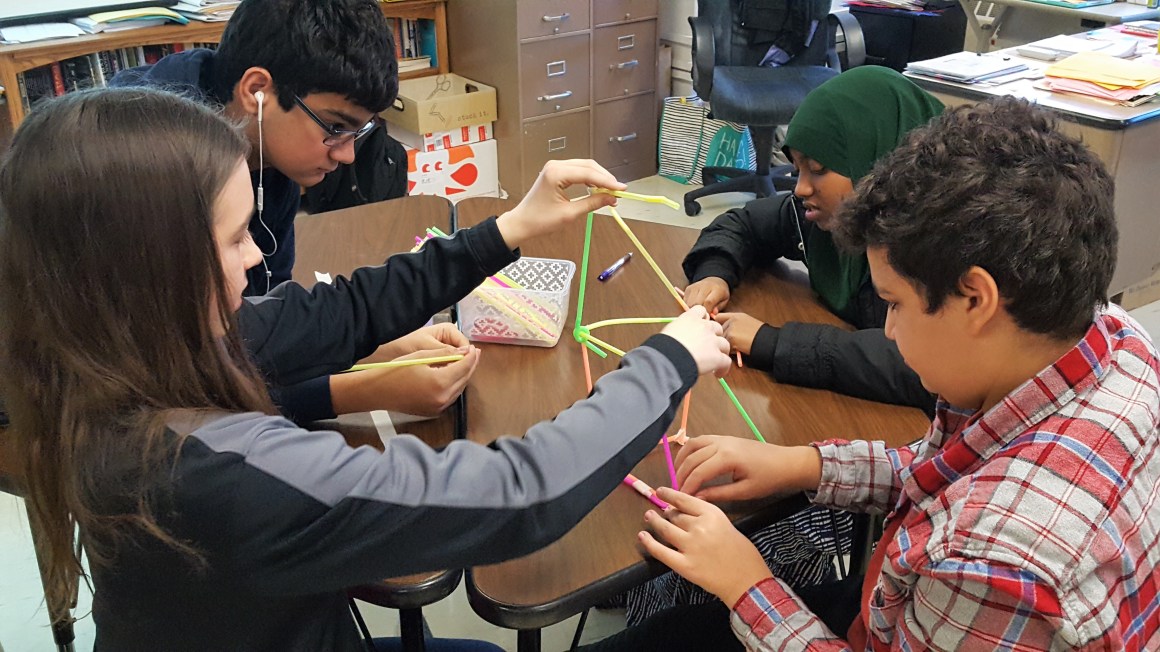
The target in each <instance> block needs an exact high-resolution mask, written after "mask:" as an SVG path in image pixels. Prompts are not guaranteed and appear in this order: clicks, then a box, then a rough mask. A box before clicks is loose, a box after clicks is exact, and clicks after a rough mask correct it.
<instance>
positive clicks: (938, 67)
mask: <svg viewBox="0 0 1160 652" xmlns="http://www.w3.org/2000/svg"><path fill="white" fill-rule="evenodd" d="M1022 70H1027V65H1026V64H1023V63H1020V62H1018V61H1015V60H1013V59H1012V58H1011V57H1005V56H1002V55H998V54H977V53H975V52H955V53H954V54H948V55H946V56H942V57H938V58H937V59H927V60H926V61H912V62H911V63H908V64H906V71H907V72H910V73H914V74H918V75H922V76H924V77H934V78H936V79H945V80H948V81H954V82H959V83H962V84H973V83H975V82H981V81H986V80H988V79H993V78H995V77H1001V76H1003V75H1008V74H1010V73H1013V72H1019V71H1022Z"/></svg>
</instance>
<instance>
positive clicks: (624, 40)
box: [616, 34, 636, 50]
mask: <svg viewBox="0 0 1160 652" xmlns="http://www.w3.org/2000/svg"><path fill="white" fill-rule="evenodd" d="M635 47H636V34H628V35H625V36H618V37H616V49H617V50H631V49H633V48H635Z"/></svg>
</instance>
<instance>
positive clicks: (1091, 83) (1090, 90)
mask: <svg viewBox="0 0 1160 652" xmlns="http://www.w3.org/2000/svg"><path fill="white" fill-rule="evenodd" d="M1046 75H1047V76H1046V77H1045V78H1044V79H1043V81H1042V82H1040V85H1041V86H1042V87H1043V88H1047V89H1049V90H1052V91H1056V92H1061V93H1073V94H1079V95H1085V96H1088V97H1094V98H1098V99H1102V100H1106V101H1110V102H1115V103H1117V104H1123V105H1125V106H1136V105H1138V104H1143V103H1144V102H1148V101H1151V100H1152V99H1154V98H1155V97H1156V94H1157V92H1158V91H1160V65H1158V64H1157V61H1156V60H1155V59H1140V60H1136V61H1125V60H1123V59H1117V58H1115V57H1111V56H1108V55H1106V54H1103V53H1101V52H1081V53H1079V54H1075V55H1072V56H1070V57H1068V58H1066V59H1064V60H1063V61H1060V62H1058V63H1055V64H1052V65H1051V66H1049V67H1048V68H1047V70H1046Z"/></svg>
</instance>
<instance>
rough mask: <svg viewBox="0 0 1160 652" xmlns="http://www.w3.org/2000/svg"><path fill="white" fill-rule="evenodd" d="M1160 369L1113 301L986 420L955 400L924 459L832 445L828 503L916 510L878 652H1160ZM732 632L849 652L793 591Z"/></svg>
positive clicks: (880, 607)
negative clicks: (1069, 346)
mask: <svg viewBox="0 0 1160 652" xmlns="http://www.w3.org/2000/svg"><path fill="white" fill-rule="evenodd" d="M1158 375H1160V364H1158V362H1157V354H1156V350H1155V348H1154V347H1153V345H1152V343H1151V342H1150V341H1149V340H1148V338H1147V335H1145V334H1144V333H1143V331H1142V330H1141V329H1140V327H1139V326H1138V325H1137V324H1136V323H1135V322H1134V321H1133V320H1132V319H1131V318H1130V317H1128V315H1127V314H1126V313H1124V312H1123V311H1122V310H1121V309H1119V308H1118V307H1115V306H1112V307H1110V308H1108V309H1107V310H1106V311H1104V312H1101V313H1099V314H1097V316H1096V319H1095V320H1094V322H1093V324H1092V326H1091V328H1090V329H1089V330H1088V332H1087V334H1086V335H1085V336H1084V338H1083V339H1082V340H1081V341H1080V342H1079V343H1078V344H1077V345H1076V346H1075V347H1074V348H1073V349H1071V350H1070V351H1069V352H1068V353H1066V354H1065V355H1064V356H1063V357H1061V358H1060V359H1059V360H1058V361H1056V363H1055V364H1053V365H1052V366H1050V367H1048V368H1046V369H1044V370H1043V371H1041V372H1040V373H1039V374H1038V375H1036V376H1035V377H1034V378H1032V379H1030V380H1029V381H1027V382H1026V383H1024V384H1023V385H1021V386H1020V387H1019V388H1017V389H1016V390H1015V391H1013V392H1012V393H1011V394H1009V395H1008V396H1007V397H1005V398H1004V400H1003V401H1002V402H1000V403H999V404H998V405H996V406H995V407H993V408H991V409H990V410H989V411H988V412H987V413H986V414H982V415H980V414H977V413H971V412H964V411H959V410H956V409H954V408H952V407H950V406H949V405H947V404H946V403H944V402H941V401H940V403H939V405H938V408H937V412H936V415H935V420H934V423H933V424H932V425H931V429H930V431H929V432H928V433H927V435H926V437H925V438H924V439H923V441H922V442H920V443H919V444H918V445H917V446H916V447H915V448H914V449H896V450H892V451H888V450H886V449H884V448H883V447H882V446H881V445H880V444H872V443H868V442H827V443H826V444H823V445H820V446H819V447H818V448H819V451H820V452H821V455H822V460H823V462H822V464H823V468H822V484H821V486H820V487H819V491H818V494H817V496H816V498H815V501H816V502H818V503H820V504H827V505H833V506H841V507H847V508H850V509H873V508H875V507H878V508H880V507H883V506H891V507H893V508H901V509H899V510H898V511H899V512H901V513H906V516H905V518H904V519H903V521H902V525H901V528H900V529H899V532H898V535H897V536H896V537H894V538H893V539H892V540H891V541H889V542H886V543H884V544H883V543H880V544H879V545H887V546H888V547H887V549H886V557H885V562H884V564H883V568H882V573H881V574H880V575H879V577H878V578H877V584H876V586H875V587H874V590H873V592H872V594H871V596H870V605H869V609H870V611H869V614H868V616H869V639H870V640H869V642H868V648H867V649H874V650H887V649H890V650H919V649H939V650H949V649H969V650H994V649H1007V650H1157V649H1160V597H1158V595H1157V589H1158V577H1157V565H1158V563H1160V540H1158V539H1160V536H1158V535H1160V457H1158V455H1157V452H1158V446H1157V442H1158V421H1160V399H1158V388H1157V379H1158ZM892 517H893V514H892ZM732 624H733V628H734V631H735V633H736V634H737V635H738V637H739V638H740V639H741V640H742V641H743V642H744V643H745V644H746V646H747V647H749V648H750V649H754V650H790V649H792V650H802V649H810V650H843V649H849V648H848V646H847V644H846V642H845V641H843V640H841V638H839V637H838V636H835V635H834V633H833V632H830V631H828V630H827V629H826V628H825V626H824V625H823V624H822V623H821V621H820V620H818V619H817V618H816V617H815V616H814V615H813V614H811V613H810V612H808V611H807V610H806V609H805V607H804V605H803V604H802V603H801V601H800V600H798V599H797V598H796V596H794V595H793V593H792V591H791V590H790V589H789V588H788V587H786V586H785V585H784V584H783V583H781V582H780V581H778V580H767V581H765V582H763V583H761V584H758V585H757V586H755V587H753V588H751V589H750V591H749V593H748V595H747V596H745V597H744V598H743V599H742V600H741V601H740V602H739V603H738V604H737V605H736V606H735V608H734V612H733V618H732Z"/></svg>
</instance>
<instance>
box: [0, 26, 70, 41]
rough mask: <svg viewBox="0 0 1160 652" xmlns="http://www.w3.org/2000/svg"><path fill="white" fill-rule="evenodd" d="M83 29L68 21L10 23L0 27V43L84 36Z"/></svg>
mask: <svg viewBox="0 0 1160 652" xmlns="http://www.w3.org/2000/svg"><path fill="white" fill-rule="evenodd" d="M84 33H85V31H84V30H83V29H81V28H79V27H77V26H76V25H70V24H69V23H36V24H33V25H10V26H8V27H4V28H2V29H0V43H32V42H34V41H47V40H49V39H57V38H72V37H75V36H84Z"/></svg>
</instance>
